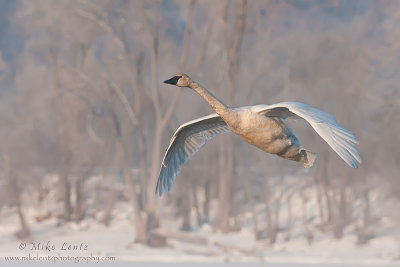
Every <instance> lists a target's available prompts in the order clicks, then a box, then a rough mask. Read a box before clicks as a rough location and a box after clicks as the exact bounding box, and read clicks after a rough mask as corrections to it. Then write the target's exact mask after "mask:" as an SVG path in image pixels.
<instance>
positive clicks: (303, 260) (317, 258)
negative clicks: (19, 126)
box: [0, 203, 400, 267]
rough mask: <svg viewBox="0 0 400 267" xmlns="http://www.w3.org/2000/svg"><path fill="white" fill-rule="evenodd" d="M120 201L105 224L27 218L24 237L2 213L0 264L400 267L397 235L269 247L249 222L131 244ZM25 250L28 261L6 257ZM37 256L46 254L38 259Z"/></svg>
mask: <svg viewBox="0 0 400 267" xmlns="http://www.w3.org/2000/svg"><path fill="white" fill-rule="evenodd" d="M119 205H121V206H119V207H118V209H117V210H120V211H121V212H117V213H116V215H115V216H114V218H113V221H112V223H111V226H110V227H106V226H104V225H103V224H99V223H98V222H97V221H95V220H93V219H86V220H84V221H83V222H81V223H80V224H76V223H68V224H65V225H63V226H61V227H57V225H56V224H57V221H56V220H55V219H49V220H47V221H44V222H41V223H37V222H34V221H29V225H30V229H31V232H32V238H31V240H27V241H19V240H17V239H15V237H14V232H15V231H16V230H17V228H18V221H17V218H16V216H14V215H13V216H8V217H7V216H3V217H2V218H1V221H0V266H47V265H54V262H55V263H57V264H56V265H61V266H64V265H71V263H73V262H76V263H78V262H79V263H81V264H82V263H85V264H86V265H89V266H110V265H112V266H114V265H115V266H159V265H163V266H168V265H170V266H172V265H173V266H189V264H190V266H192V265H193V264H194V265H198V266H204V265H205V264H207V266H224V265H226V264H228V263H229V265H230V266H249V264H251V266H299V267H301V266H400V258H399V251H400V249H399V240H397V238H395V237H394V236H391V235H382V236H377V237H375V238H374V239H372V240H371V241H370V242H369V243H368V244H366V245H364V246H358V245H356V237H355V235H353V234H352V233H351V232H350V233H346V235H345V236H344V238H343V239H342V240H339V241H335V240H333V239H332V238H323V237H322V236H321V237H319V236H316V238H315V240H314V242H313V244H312V245H311V246H309V245H308V244H307V242H306V240H305V239H304V237H302V236H300V235H299V237H296V236H293V238H292V239H291V240H290V241H288V242H283V241H280V240H278V242H277V244H275V245H273V246H270V245H267V244H266V243H263V242H260V241H255V240H254V238H253V235H252V233H251V230H250V228H249V227H244V228H243V229H242V230H241V231H240V232H237V233H230V234H228V235H222V234H219V233H214V232H213V231H212V230H211V226H210V225H204V226H203V227H202V228H200V229H197V230H195V231H194V232H193V235H197V236H206V237H207V239H208V240H209V241H208V244H207V245H199V244H193V243H185V242H182V241H173V242H171V244H170V246H169V247H167V248H150V247H146V246H142V245H132V240H133V237H134V228H133V226H132V223H131V219H130V218H129V214H130V212H126V210H127V209H129V207H128V205H127V204H123V203H121V204H119ZM124 205H126V206H124ZM124 210H125V212H122V211H124ZM171 223H172V222H171ZM227 247H229V249H226V248H227ZM29 255H30V257H31V259H30V260H26V259H25V260H22V259H21V258H20V259H17V260H16V259H13V260H12V259H10V257H15V256H17V257H28V258H29ZM38 256H39V257H46V258H41V260H40V261H38V260H37V259H36V258H35V257H38ZM6 257H7V258H6ZM68 257H69V258H68Z"/></svg>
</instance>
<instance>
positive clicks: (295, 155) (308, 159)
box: [276, 145, 317, 168]
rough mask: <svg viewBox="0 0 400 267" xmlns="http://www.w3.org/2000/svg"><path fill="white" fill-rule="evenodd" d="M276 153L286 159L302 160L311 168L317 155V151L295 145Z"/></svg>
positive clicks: (306, 166) (302, 162) (301, 161)
mask: <svg viewBox="0 0 400 267" xmlns="http://www.w3.org/2000/svg"><path fill="white" fill-rule="evenodd" d="M276 155H278V156H280V157H282V158H284V159H288V160H293V161H297V162H300V163H301V164H303V166H304V167H305V168H310V167H311V166H312V165H313V164H314V161H315V159H316V157H317V155H316V153H314V152H311V151H308V150H305V149H303V148H301V147H298V146H295V145H289V146H287V147H285V148H284V149H282V151H280V152H279V153H276Z"/></svg>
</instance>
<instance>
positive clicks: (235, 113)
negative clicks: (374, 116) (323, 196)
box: [156, 74, 361, 196]
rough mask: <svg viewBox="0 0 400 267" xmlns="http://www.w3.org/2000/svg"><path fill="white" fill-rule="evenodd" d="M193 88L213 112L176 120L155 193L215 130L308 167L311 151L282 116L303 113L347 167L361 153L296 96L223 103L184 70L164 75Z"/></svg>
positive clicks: (348, 135)
mask: <svg viewBox="0 0 400 267" xmlns="http://www.w3.org/2000/svg"><path fill="white" fill-rule="evenodd" d="M165 82H166V83H169V84H174V85H177V86H181V87H190V88H192V89H193V90H195V91H196V92H198V93H199V94H200V95H201V96H203V98H204V99H205V100H206V101H207V102H208V103H209V104H210V106H211V107H212V108H213V109H214V110H215V111H216V112H217V113H214V114H211V115H208V116H205V117H202V118H199V119H196V120H192V121H189V122H187V123H185V124H183V125H181V126H180V127H179V128H178V130H177V131H176V132H175V134H174V135H173V137H172V139H171V142H170V145H169V147H168V149H167V151H166V153H165V156H164V159H163V161H162V164H161V170H160V175H159V178H158V181H157V186H156V194H157V193H158V194H159V195H160V196H161V195H162V194H163V193H164V192H169V190H170V189H171V186H172V184H173V182H174V181H175V178H176V176H177V175H178V173H179V171H180V168H181V166H182V165H183V164H185V163H186V162H187V160H188V159H189V158H190V157H191V156H192V155H193V154H194V153H196V152H197V151H198V150H199V149H200V147H201V146H203V145H204V144H205V143H206V141H207V140H209V139H211V138H212V137H214V136H215V135H217V134H221V133H226V132H234V133H235V134H237V135H238V136H240V137H241V138H242V139H244V140H245V141H246V142H248V143H249V144H251V145H254V146H256V147H258V148H260V149H261V150H263V151H265V152H267V153H271V154H276V155H278V156H280V157H283V158H286V159H289V160H293V161H298V162H300V163H302V164H303V166H304V167H307V168H308V167H311V166H312V165H313V163H314V160H315V158H316V154H315V153H313V152H310V151H307V150H304V149H303V148H302V147H301V145H300V142H299V140H298V139H297V137H296V136H295V135H294V133H293V132H292V130H291V129H290V128H289V127H288V126H287V125H286V124H285V122H284V121H285V120H286V119H304V120H306V121H307V122H308V123H309V124H310V125H311V127H313V128H314V130H315V131H316V132H317V133H318V134H319V135H320V136H321V137H322V139H324V140H325V141H326V142H327V143H328V144H329V146H331V147H332V149H333V150H334V151H335V152H336V153H337V154H338V155H339V156H340V157H341V158H342V159H343V160H344V161H345V162H346V163H347V164H348V165H349V166H351V167H353V168H357V167H358V165H359V163H361V156H360V153H359V151H358V150H357V146H356V145H357V144H358V140H357V138H356V137H355V136H354V134H353V133H351V132H350V131H349V130H347V129H345V128H343V127H342V126H340V125H339V124H338V123H337V122H336V119H335V117H334V116H332V115H331V114H329V113H327V112H325V111H322V110H319V109H317V108H314V107H311V106H309V105H306V104H303V103H298V102H281V103H277V104H273V105H256V106H248V107H240V108H229V107H228V106H226V105H225V104H223V103H222V102H221V101H220V100H218V99H217V98H216V97H215V96H214V95H213V94H212V93H210V92H209V91H207V90H206V89H205V88H202V87H200V86H199V85H198V84H196V83H194V82H193V81H192V80H191V79H190V78H189V77H188V76H187V75H185V74H177V75H176V76H174V77H173V78H171V79H170V80H168V81H165Z"/></svg>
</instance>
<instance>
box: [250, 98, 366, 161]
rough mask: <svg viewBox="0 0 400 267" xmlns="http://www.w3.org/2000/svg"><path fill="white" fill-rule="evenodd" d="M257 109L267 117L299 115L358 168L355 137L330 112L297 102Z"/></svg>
mask: <svg viewBox="0 0 400 267" xmlns="http://www.w3.org/2000/svg"><path fill="white" fill-rule="evenodd" d="M257 111H258V112H259V113H260V114H264V115H265V116H268V117H280V118H282V119H292V118H298V117H300V118H302V119H304V120H306V121H307V122H308V123H309V124H310V125H311V126H312V127H313V128H314V130H315V131H316V132H317V133H318V134H319V135H320V136H321V137H322V139H324V140H325V141H326V142H327V143H328V144H329V145H330V146H331V147H332V149H333V150H334V151H335V152H336V153H337V154H338V155H339V156H340V157H341V158H342V159H343V160H344V161H345V162H346V163H347V164H349V165H350V166H351V167H353V168H358V165H359V163H361V156H360V152H359V151H358V149H357V146H356V145H357V144H358V140H357V138H356V137H355V136H354V134H353V133H352V132H350V131H349V130H347V129H345V128H343V127H342V126H340V125H339V124H338V123H337V122H336V119H335V117H334V116H332V115H331V114H329V113H327V112H325V111H322V110H320V109H317V108H314V107H311V106H309V105H306V104H303V103H298V102H282V103H277V104H273V105H260V106H258V108H257Z"/></svg>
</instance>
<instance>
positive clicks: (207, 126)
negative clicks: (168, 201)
mask: <svg viewBox="0 0 400 267" xmlns="http://www.w3.org/2000/svg"><path fill="white" fill-rule="evenodd" d="M228 131H230V129H229V127H228V125H226V123H225V121H224V120H223V119H222V118H221V117H220V116H219V115H218V114H215V113H214V114H211V115H208V116H205V117H202V118H199V119H197V120H193V121H189V122H187V123H185V124H183V125H181V126H180V127H179V128H178V130H176V132H175V134H174V135H173V136H172V138H171V142H170V144H169V147H168V149H167V152H166V153H165V156H164V159H163V161H162V164H161V170H160V175H159V177H158V181H157V187H156V194H159V195H160V196H161V195H162V194H163V193H164V192H166V193H167V192H169V190H170V189H171V186H172V184H173V183H174V181H175V178H176V176H177V175H178V173H179V171H180V170H181V166H182V165H183V164H185V163H186V161H188V159H189V158H190V157H191V156H192V155H193V154H194V153H196V152H197V151H198V150H199V149H200V147H202V146H203V145H204V144H205V143H206V141H207V140H209V139H211V138H212V137H214V136H215V135H217V134H220V133H226V132H228Z"/></svg>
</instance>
